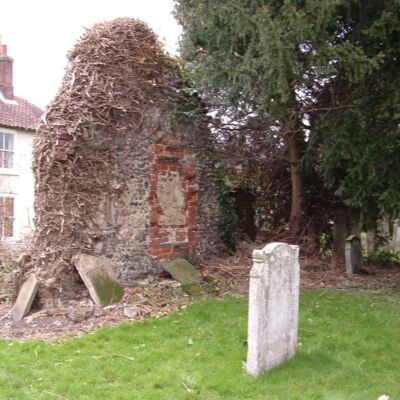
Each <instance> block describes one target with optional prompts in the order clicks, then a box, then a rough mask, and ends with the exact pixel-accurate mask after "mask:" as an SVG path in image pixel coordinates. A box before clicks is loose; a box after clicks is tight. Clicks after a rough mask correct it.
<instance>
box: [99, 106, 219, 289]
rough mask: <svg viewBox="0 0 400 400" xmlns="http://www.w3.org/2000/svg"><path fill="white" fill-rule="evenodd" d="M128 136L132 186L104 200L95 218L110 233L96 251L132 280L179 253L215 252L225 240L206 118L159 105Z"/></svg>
mask: <svg viewBox="0 0 400 400" xmlns="http://www.w3.org/2000/svg"><path fill="white" fill-rule="evenodd" d="M199 125H200V126H199ZM129 137H130V139H129V140H128V142H129V141H130V142H132V143H131V146H129V147H130V148H131V150H130V152H129V156H128V157H127V156H126V155H124V157H122V156H121V162H122V160H124V161H123V164H124V165H120V166H119V168H120V171H119V173H121V171H122V170H123V171H125V173H126V174H128V176H126V178H125V182H126V184H125V185H123V187H119V185H118V183H117V184H116V186H117V187H118V190H119V191H117V193H116V195H115V196H114V198H110V196H109V195H107V196H105V197H104V199H103V201H102V205H101V207H99V211H98V215H97V217H96V224H97V227H99V226H101V227H102V230H103V232H102V234H101V235H99V240H97V241H95V242H94V243H93V254H96V255H106V256H108V257H109V258H110V259H111V260H112V263H113V265H114V267H115V270H116V273H117V275H118V276H119V279H120V281H121V282H122V283H124V284H125V285H132V284H133V283H134V282H135V280H136V279H137V278H139V277H143V276H146V275H148V274H157V273H160V272H161V268H162V264H163V263H165V262H166V261H168V260H171V259H174V258H178V257H186V258H189V259H195V258H196V257H204V258H207V257H210V256H211V255H213V254H216V252H217V251H218V245H219V243H220V241H219V235H218V227H217V221H218V214H219V209H218V201H217V197H216V179H217V178H216V173H215V159H214V157H213V148H212V144H211V140H210V132H209V130H208V127H207V122H206V118H205V117H204V116H203V117H202V118H199V119H198V121H197V123H193V121H192V120H189V121H188V120H186V121H185V118H182V115H181V114H180V111H179V109H176V108H175V107H170V106H169V107H165V106H163V107H159V108H157V107H154V106H153V107H150V108H148V109H147V110H146V112H145V115H144V120H143V123H142V125H141V129H140V130H137V131H132V132H131V134H130V135H129Z"/></svg>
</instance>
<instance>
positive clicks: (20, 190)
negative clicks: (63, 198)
mask: <svg viewBox="0 0 400 400" xmlns="http://www.w3.org/2000/svg"><path fill="white" fill-rule="evenodd" d="M0 131H1V132H5V133H13V134H15V137H14V138H15V139H14V167H13V168H12V169H7V168H0V194H1V195H2V196H10V197H13V198H14V235H13V238H8V239H7V240H10V241H19V240H23V239H24V237H25V236H26V235H29V234H30V233H31V232H33V198H34V179H33V172H32V149H33V140H34V135H35V133H34V132H27V131H21V130H15V129H9V128H4V127H0ZM3 240H4V239H3Z"/></svg>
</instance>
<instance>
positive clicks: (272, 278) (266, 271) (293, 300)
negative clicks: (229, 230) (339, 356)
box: [246, 243, 300, 376]
mask: <svg viewBox="0 0 400 400" xmlns="http://www.w3.org/2000/svg"><path fill="white" fill-rule="evenodd" d="M298 258H299V247H298V246H291V245H288V244H286V243H270V244H268V245H266V246H265V247H264V248H263V249H262V250H255V251H254V252H253V267H252V269H251V271H250V288H249V325H248V340H247V342H248V353H247V365H246V369H247V372H248V373H249V374H250V375H254V376H258V375H260V374H263V373H265V372H267V371H269V370H271V369H272V368H274V367H276V366H278V365H279V364H281V363H282V362H284V361H285V360H287V359H288V358H290V357H292V356H294V354H295V352H296V347H297V331H298V315H299V287H300V266H299V260H298Z"/></svg>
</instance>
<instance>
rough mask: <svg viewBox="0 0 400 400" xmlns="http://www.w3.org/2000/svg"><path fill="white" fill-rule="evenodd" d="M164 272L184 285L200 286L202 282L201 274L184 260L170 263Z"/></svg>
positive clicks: (179, 259)
mask: <svg viewBox="0 0 400 400" xmlns="http://www.w3.org/2000/svg"><path fill="white" fill-rule="evenodd" d="M164 271H166V272H168V273H169V274H170V275H171V276H172V278H174V279H175V280H176V281H178V282H180V283H182V285H199V284H200V282H201V280H202V278H201V274H200V272H199V271H198V270H197V269H196V268H195V267H194V266H193V265H192V264H190V262H189V261H187V260H185V259H184V258H178V259H176V260H173V261H171V262H169V263H168V264H166V265H165V266H164Z"/></svg>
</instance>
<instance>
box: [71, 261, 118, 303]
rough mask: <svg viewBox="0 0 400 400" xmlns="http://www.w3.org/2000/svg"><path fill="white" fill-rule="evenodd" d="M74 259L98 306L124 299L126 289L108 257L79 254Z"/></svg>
mask: <svg viewBox="0 0 400 400" xmlns="http://www.w3.org/2000/svg"><path fill="white" fill-rule="evenodd" d="M73 261H74V265H75V268H76V269H77V271H78V273H79V275H80V277H81V278H82V280H83V282H84V284H85V285H86V287H87V289H88V291H89V294H90V296H91V298H92V299H93V301H94V302H95V303H96V304H97V305H98V306H100V307H105V306H108V305H109V304H112V303H117V302H118V301H120V300H121V299H122V296H123V295H124V291H123V289H122V287H121V285H120V283H119V282H118V281H117V278H116V277H115V275H114V271H113V269H112V267H111V264H110V261H109V260H108V259H107V257H104V256H101V257H94V256H90V255H89V254H77V255H76V256H75V257H74V259H73Z"/></svg>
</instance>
